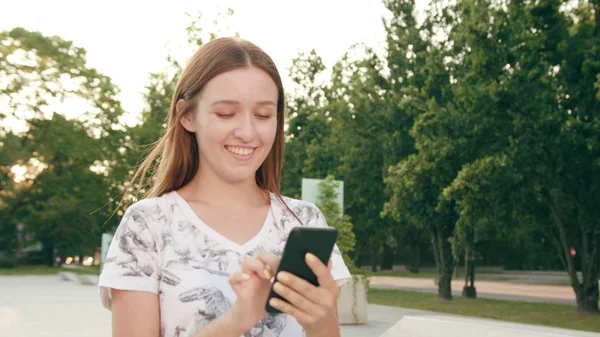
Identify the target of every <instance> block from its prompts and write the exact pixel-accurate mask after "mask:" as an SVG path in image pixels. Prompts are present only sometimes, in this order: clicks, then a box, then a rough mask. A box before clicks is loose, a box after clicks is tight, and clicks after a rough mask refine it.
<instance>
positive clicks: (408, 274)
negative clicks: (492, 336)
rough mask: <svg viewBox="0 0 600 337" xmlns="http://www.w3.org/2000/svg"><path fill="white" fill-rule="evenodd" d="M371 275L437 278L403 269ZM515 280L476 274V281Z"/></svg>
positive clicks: (432, 275)
mask: <svg viewBox="0 0 600 337" xmlns="http://www.w3.org/2000/svg"><path fill="white" fill-rule="evenodd" d="M370 275H371V276H398V277H414V278H431V279H433V278H436V277H437V273H436V272H427V271H426V272H420V273H411V272H408V271H403V270H382V271H378V272H375V273H370ZM458 279H459V280H464V279H465V276H464V275H460V276H459V277H458ZM477 280H480V281H514V280H518V278H515V277H510V276H498V275H485V274H476V275H475V281H477Z"/></svg>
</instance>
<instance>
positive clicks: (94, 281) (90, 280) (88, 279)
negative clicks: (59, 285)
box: [77, 274, 99, 286]
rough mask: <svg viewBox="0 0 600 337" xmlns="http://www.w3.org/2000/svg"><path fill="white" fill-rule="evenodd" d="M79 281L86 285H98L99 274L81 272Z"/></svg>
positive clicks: (78, 276)
mask: <svg viewBox="0 0 600 337" xmlns="http://www.w3.org/2000/svg"><path fill="white" fill-rule="evenodd" d="M77 278H78V279H79V282H80V283H81V284H83V285H86V286H96V285H98V279H99V277H98V275H93V274H80V275H77Z"/></svg>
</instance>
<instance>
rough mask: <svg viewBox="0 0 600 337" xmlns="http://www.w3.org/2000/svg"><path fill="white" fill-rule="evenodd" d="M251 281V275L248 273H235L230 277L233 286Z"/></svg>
mask: <svg viewBox="0 0 600 337" xmlns="http://www.w3.org/2000/svg"><path fill="white" fill-rule="evenodd" d="M249 279H250V275H248V274H246V273H233V274H231V275H230V276H229V283H230V284H231V285H237V284H240V283H243V282H245V281H248V280H249Z"/></svg>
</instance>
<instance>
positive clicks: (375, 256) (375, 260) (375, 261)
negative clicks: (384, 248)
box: [371, 242, 379, 272]
mask: <svg viewBox="0 0 600 337" xmlns="http://www.w3.org/2000/svg"><path fill="white" fill-rule="evenodd" d="M378 265H379V247H378V246H377V245H375V244H373V242H371V271H372V272H376V271H377V266H378Z"/></svg>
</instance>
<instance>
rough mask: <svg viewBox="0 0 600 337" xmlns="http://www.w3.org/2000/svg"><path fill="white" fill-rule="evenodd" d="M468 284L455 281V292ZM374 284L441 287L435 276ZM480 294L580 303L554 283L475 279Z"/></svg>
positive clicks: (426, 288) (374, 284) (433, 290)
mask: <svg viewBox="0 0 600 337" xmlns="http://www.w3.org/2000/svg"><path fill="white" fill-rule="evenodd" d="M463 286H464V281H463V280H454V281H452V293H453V295H457V296H460V295H461V293H462V288H463ZM371 287H372V288H378V289H402V290H410V291H422V292H428V293H437V292H438V288H437V286H436V285H435V284H434V282H433V279H425V278H412V277H393V276H373V277H371ZM475 287H476V289H477V296H478V297H481V298H496V299H505V300H518V301H531V302H544V303H559V304H568V305H573V306H574V305H576V301H575V292H574V291H573V288H571V287H569V286H551V285H539V284H536V285H534V284H522V283H507V282H492V281H477V280H476V281H475Z"/></svg>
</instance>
